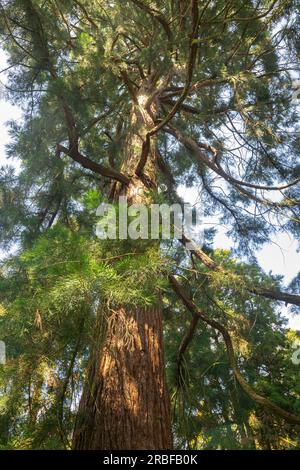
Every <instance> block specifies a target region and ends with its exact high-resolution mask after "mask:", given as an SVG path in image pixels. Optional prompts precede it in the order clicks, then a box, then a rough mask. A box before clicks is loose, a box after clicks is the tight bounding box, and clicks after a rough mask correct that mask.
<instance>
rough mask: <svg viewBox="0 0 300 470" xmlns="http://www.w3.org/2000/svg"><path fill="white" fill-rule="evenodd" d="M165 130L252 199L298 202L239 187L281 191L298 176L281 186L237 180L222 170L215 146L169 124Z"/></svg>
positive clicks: (297, 181) (288, 202) (299, 180)
mask: <svg viewBox="0 0 300 470" xmlns="http://www.w3.org/2000/svg"><path fill="white" fill-rule="evenodd" d="M165 132H168V133H169V134H171V135H173V137H175V138H176V139H177V140H178V141H179V142H180V143H181V144H183V145H184V147H186V148H187V149H188V150H189V151H190V152H192V153H193V154H194V155H195V156H196V157H197V158H198V160H200V161H201V163H204V164H205V165H206V166H207V167H208V168H210V169H211V170H212V171H214V172H215V173H217V174H218V175H219V176H221V177H222V178H223V179H225V180H226V181H227V182H228V183H231V184H233V185H234V186H235V187H236V188H237V189H238V190H239V191H240V192H242V193H244V194H245V195H246V196H248V197H250V198H251V199H254V200H255V201H257V202H260V203H261V204H268V205H271V206H275V207H290V206H291V205H298V204H299V201H295V202H293V201H287V202H286V203H285V202H282V203H277V202H273V201H269V200H267V199H266V200H263V199H259V198H258V197H257V196H255V195H254V194H252V193H250V192H249V191H247V190H245V189H243V188H241V186H246V187H248V188H252V189H257V190H267V191H281V190H283V189H287V188H290V187H291V186H294V185H296V184H298V183H299V182H300V178H297V179H295V180H294V181H292V182H290V183H287V184H285V185H282V186H264V185H259V184H254V183H248V182H245V181H241V180H238V179H236V178H234V177H233V176H231V175H229V174H228V173H226V172H225V171H224V170H223V168H222V167H221V165H220V163H219V161H218V151H217V150H216V149H215V148H213V147H210V146H209V145H206V144H201V143H198V142H196V141H195V140H194V139H193V138H192V137H190V136H187V135H186V134H184V133H183V132H182V131H180V130H179V129H177V128H175V127H174V126H171V125H170V124H169V126H168V128H167V129H165ZM203 149H204V150H206V151H209V152H211V153H213V159H210V158H209V157H207V155H206V154H205V153H204V152H203Z"/></svg>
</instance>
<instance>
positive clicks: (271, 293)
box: [180, 235, 300, 307]
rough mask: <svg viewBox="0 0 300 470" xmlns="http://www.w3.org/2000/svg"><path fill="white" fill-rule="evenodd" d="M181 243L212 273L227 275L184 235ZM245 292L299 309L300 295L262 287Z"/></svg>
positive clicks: (246, 288)
mask: <svg viewBox="0 0 300 470" xmlns="http://www.w3.org/2000/svg"><path fill="white" fill-rule="evenodd" d="M180 241H181V243H182V244H183V245H184V246H188V248H189V250H190V251H192V253H193V254H194V255H195V256H196V258H198V259H199V260H200V261H201V262H202V263H203V264H204V265H205V266H206V267H207V268H209V269H212V270H214V271H219V272H222V273H223V274H224V275H226V274H229V272H228V271H227V270H226V269H224V268H223V267H221V266H219V265H218V264H217V263H216V262H215V261H214V260H213V259H212V258H211V257H210V256H208V255H207V254H206V253H205V252H204V251H203V250H201V248H200V247H199V246H198V245H197V244H196V243H195V242H193V241H192V240H190V239H189V238H187V237H186V236H185V235H183V236H182V238H181V240H180ZM244 289H245V290H247V291H248V292H251V293H252V294H255V295H260V296H262V297H266V298H267V299H272V300H278V301H281V302H285V303H287V304H292V305H297V306H298V307H300V295H296V294H289V293H287V292H282V291H279V290H274V289H266V288H263V287H258V286H253V287H251V288H250V287H245V288H244Z"/></svg>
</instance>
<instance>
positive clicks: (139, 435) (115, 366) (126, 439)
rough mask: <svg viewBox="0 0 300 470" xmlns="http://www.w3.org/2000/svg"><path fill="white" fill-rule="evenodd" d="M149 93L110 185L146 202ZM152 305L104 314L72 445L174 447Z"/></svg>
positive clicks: (151, 175) (152, 167) (150, 159)
mask: <svg viewBox="0 0 300 470" xmlns="http://www.w3.org/2000/svg"><path fill="white" fill-rule="evenodd" d="M152 92H153V89H152V90H149V83H145V86H144V87H141V89H140V91H139V94H137V96H136V98H135V100H134V101H135V104H134V106H133V111H132V129H131V132H130V133H129V134H128V136H127V139H126V145H125V148H124V160H123V169H122V170H123V171H124V172H127V174H129V175H130V176H131V183H130V185H129V186H128V187H126V188H124V187H122V186H118V185H117V186H115V187H114V198H115V199H116V198H117V197H118V196H119V195H123V196H124V195H126V196H127V197H128V201H129V203H135V202H139V203H140V202H144V203H149V200H148V199H147V195H146V194H147V191H146V190H147V189H149V188H151V189H153V188H155V186H156V143H155V141H153V140H152V141H151V144H150V147H149V151H148V156H147V162H146V165H145V166H144V167H143V170H142V174H140V173H139V172H138V171H136V168H137V165H138V162H139V161H140V157H141V155H142V152H143V144H144V143H145V137H146V134H147V131H148V130H149V128H152V127H153V126H154V121H153V119H154V115H155V112H156V107H155V104H152V106H151V107H148V106H146V103H147V100H148V97H149V96H151V93H152ZM133 175H134V176H133ZM156 305H157V306H156V307H155V308H154V307H153V308H149V309H142V308H141V309H136V310H130V309H125V308H122V306H121V307H119V308H118V309H116V312H115V313H114V314H113V315H112V316H109V317H108V320H107V325H106V334H105V336H104V338H103V333H102V335H101V331H99V333H98V339H97V340H96V347H95V348H94V351H93V352H92V356H91V358H90V365H89V370H88V380H87V384H86V386H85V389H84V392H83V395H82V398H81V402H80V407H79V412H78V416H77V421H76V426H75V431H74V436H73V448H74V449H105V450H106V449H108V450H109V449H111V450H122V449H128V450H131V449H146V450H149V449H157V450H164V449H172V436H171V419H170V407H169V398H168V393H167V387H166V377H165V364H164V352H163V350H164V348H163V325H162V311H161V308H160V307H159V301H157V304H156ZM99 330H101V326H100V327H99ZM102 332H103V326H102ZM101 337H102V340H101ZM101 341H102V346H101Z"/></svg>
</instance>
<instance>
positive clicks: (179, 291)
mask: <svg viewBox="0 0 300 470" xmlns="http://www.w3.org/2000/svg"><path fill="white" fill-rule="evenodd" d="M169 280H170V283H171V286H172V288H173V290H174V292H175V293H176V295H177V296H178V297H179V299H180V300H181V301H182V303H183V304H184V305H185V307H186V308H187V309H188V310H189V311H190V312H191V313H192V315H193V316H197V317H199V318H200V319H201V320H202V321H203V322H204V323H206V324H208V325H209V326H211V327H212V328H214V329H215V330H217V331H219V332H220V333H221V335H222V337H223V339H224V342H225V345H226V350H227V356H228V361H229V364H230V367H231V369H232V371H233V373H234V375H235V378H236V380H237V382H238V383H239V384H240V386H241V388H242V389H243V390H244V392H245V393H246V394H247V395H248V396H249V397H250V398H252V400H254V401H255V402H256V403H258V404H259V405H261V406H263V407H265V408H267V409H268V410H269V411H271V412H272V413H274V414H275V415H276V416H279V417H280V418H282V419H284V420H285V421H287V422H288V423H292V424H297V425H300V416H297V415H295V414H294V413H291V412H289V411H286V410H284V409H283V408H281V407H280V406H278V405H276V404H275V403H273V402H272V401H271V400H269V399H268V398H266V397H264V396H262V395H260V394H259V393H257V392H256V391H255V390H254V389H253V388H252V387H251V386H250V385H249V384H248V383H247V382H246V380H245V379H244V377H243V376H242V374H241V372H240V370H239V367H238V365H237V362H236V358H235V352H234V348H233V343H232V339H231V336H230V334H229V332H228V330H227V329H226V328H225V327H224V326H223V325H221V323H219V322H217V321H216V320H214V319H212V318H210V317H208V316H207V315H206V314H205V313H204V312H203V311H201V310H200V309H198V307H197V306H196V305H195V304H194V302H193V301H192V300H191V299H190V298H189V296H188V294H187V293H186V291H185V290H184V288H183V287H182V286H181V285H180V284H179V283H178V281H177V280H176V278H175V277H174V276H172V275H170V276H169Z"/></svg>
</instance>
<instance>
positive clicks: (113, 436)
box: [73, 308, 172, 450]
mask: <svg viewBox="0 0 300 470" xmlns="http://www.w3.org/2000/svg"><path fill="white" fill-rule="evenodd" d="M113 317H114V318H113V321H109V322H108V330H107V335H106V338H105V341H104V344H103V347H102V348H100V349H98V351H95V353H94V355H93V357H92V358H91V362H90V366H89V376H88V384H87V386H86V388H85V391H84V393H83V396H82V399H81V403H80V409H79V412H78V417H77V424H76V429H75V432H74V436H73V448H74V449H104V450H106V449H111V450H120V449H133V450H134V449H147V450H149V449H171V448H172V437H171V424H170V408H169V399H168V394H167V388H166V379H165V366H164V353H163V332H162V314H161V310H160V308H155V309H147V310H136V311H135V312H127V311H125V310H124V309H120V310H119V311H118V312H116V313H115V314H114V316H113Z"/></svg>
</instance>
